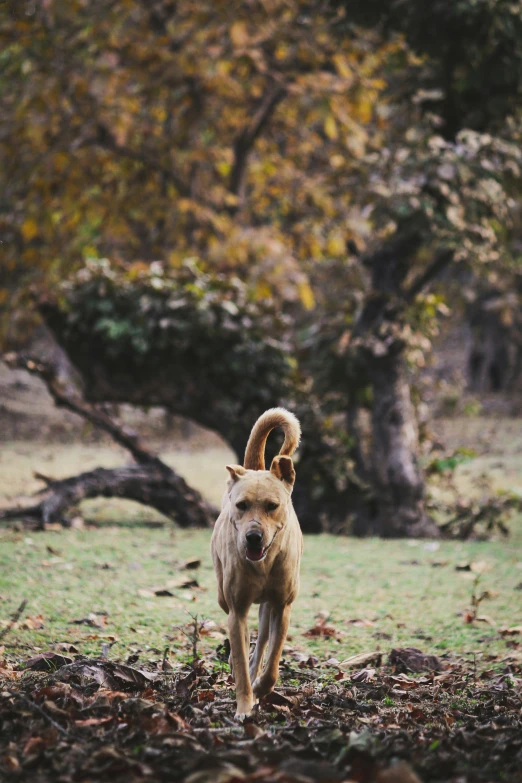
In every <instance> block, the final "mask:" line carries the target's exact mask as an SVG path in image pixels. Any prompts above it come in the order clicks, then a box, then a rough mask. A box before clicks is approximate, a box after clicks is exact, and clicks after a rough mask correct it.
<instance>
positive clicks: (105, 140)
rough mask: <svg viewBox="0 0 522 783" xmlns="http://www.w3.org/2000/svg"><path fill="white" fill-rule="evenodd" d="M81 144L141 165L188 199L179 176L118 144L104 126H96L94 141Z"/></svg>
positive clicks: (187, 192)
mask: <svg viewBox="0 0 522 783" xmlns="http://www.w3.org/2000/svg"><path fill="white" fill-rule="evenodd" d="M83 143H84V144H93V145H94V146H98V147H102V148H103V149H106V150H109V152H113V153H114V154H115V155H121V156H122V157H124V158H128V159H129V160H134V161H136V162H137V163H142V164H143V165H144V166H146V167H148V168H150V169H152V170H153V171H157V172H159V173H160V174H162V175H163V176H164V177H165V179H167V180H169V181H170V182H172V183H173V184H174V185H175V186H176V188H177V189H178V192H179V194H180V195H181V196H184V197H185V198H188V197H190V186H189V185H188V184H187V183H186V182H185V181H184V180H183V179H182V177H180V176H179V174H177V173H176V172H175V171H174V170H173V169H171V168H167V167H166V166H163V165H162V164H161V163H160V162H159V161H158V160H155V159H154V158H153V157H151V156H150V155H148V154H147V153H146V152H144V151H142V150H133V149H131V148H130V147H125V146H123V145H121V144H118V143H117V141H116V139H115V138H114V136H113V135H112V133H110V131H109V130H107V128H106V127H105V126H104V125H98V135H97V136H96V137H95V138H94V139H91V140H89V141H85V142H83Z"/></svg>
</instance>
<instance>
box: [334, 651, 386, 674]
mask: <svg viewBox="0 0 522 783" xmlns="http://www.w3.org/2000/svg"><path fill="white" fill-rule="evenodd" d="M381 663H382V652H380V650H374V651H373V652H366V653H359V654H358V655H352V656H351V657H350V658H345V659H344V661H341V663H340V664H339V665H340V667H341V668H342V669H357V668H358V667H359V666H369V665H370V664H374V665H375V666H380V665H381Z"/></svg>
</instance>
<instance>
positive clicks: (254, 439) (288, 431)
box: [245, 408, 301, 470]
mask: <svg viewBox="0 0 522 783" xmlns="http://www.w3.org/2000/svg"><path fill="white" fill-rule="evenodd" d="M276 427H281V429H282V430H283V432H284V434H285V440H284V443H283V445H282V446H281V451H280V452H279V454H280V455H282V456H285V457H291V456H292V454H293V453H294V451H295V450H296V448H297V447H298V446H299V440H300V438H301V425H300V424H299V421H298V420H297V418H296V417H295V416H294V414H293V413H290V411H287V410H286V408H270V410H267V411H265V412H264V413H263V414H262V415H261V416H260V417H259V419H258V420H257V421H256V423H255V424H254V426H253V427H252V432H251V433H250V437H249V439H248V443H247V447H246V451H245V468H247V470H264V469H265V444H266V440H267V438H268V436H269V435H270V433H271V432H272V430H273V429H275V428H276Z"/></svg>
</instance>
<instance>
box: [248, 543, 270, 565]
mask: <svg viewBox="0 0 522 783" xmlns="http://www.w3.org/2000/svg"><path fill="white" fill-rule="evenodd" d="M267 552H268V547H267V546H262V547H255V548H254V547H249V546H247V548H246V556H247V560H253V561H254V562H258V561H259V560H263V559H264V558H265V557H266V553H267Z"/></svg>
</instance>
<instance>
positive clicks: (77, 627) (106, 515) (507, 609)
mask: <svg viewBox="0 0 522 783" xmlns="http://www.w3.org/2000/svg"><path fill="white" fill-rule="evenodd" d="M517 424H518V425H519V423H517V422H515V421H514V420H509V421H508V420H504V421H496V422H487V421H486V422H485V423H484V420H483V421H482V425H481V426H480V425H477V424H476V422H475V421H473V422H472V421H471V420H470V421H467V420H465V419H464V420H461V421H458V422H456V421H447V422H444V421H442V422H438V423H437V437H438V438H439V439H441V440H443V441H444V442H445V444H446V447H447V451H448V452H451V451H452V450H453V449H455V448H457V447H461V446H463V445H468V446H469V445H470V444H471V446H472V448H473V449H474V451H475V453H476V456H475V457H474V459H472V460H470V461H468V462H463V463H462V464H460V465H459V466H458V468H457V470H456V473H455V479H456V483H457V485H458V487H459V491H461V492H462V493H465V494H467V495H470V496H471V495H473V494H474V493H475V495H476V496H477V497H479V496H480V492H481V486H482V481H483V478H482V477H483V476H484V475H487V476H488V477H489V478H490V479H491V481H492V486H493V487H494V488H497V489H507V490H512V491H521V490H522V479H521V476H522V455H521V454H520V453H519V452H520V449H519V445H518V442H517V439H516V431H517ZM84 441H85V439H84ZM176 445H177V447H176V448H173V446H172V445H170V447H169V445H168V444H165V443H163V444H161V443H158V446H159V447H161V449H162V454H163V455H164V456H165V458H166V460H167V461H168V462H169V463H170V464H172V465H173V466H174V467H176V468H177V469H178V471H179V472H181V473H182V474H183V475H184V476H185V477H186V478H187V479H188V480H189V481H190V482H191V483H193V484H194V485H195V486H197V487H198V488H199V489H200V490H201V491H202V492H204V493H205V494H206V496H207V497H208V498H209V499H210V500H212V501H214V502H215V503H219V500H220V496H221V492H222V489H223V485H224V480H225V470H224V465H225V464H226V462H227V461H228V460H229V459H230V456H231V455H230V453H228V452H227V451H226V450H225V449H224V448H223V447H222V446H220V445H219V444H215V443H212V444H211V446H210V448H205V450H204V451H202V450H200V448H199V444H198V441H197V439H196V441H195V447H194V443H193V444H192V445H190V447H181V446H180V445H179V443H178V444H176ZM125 459H126V455H125V454H124V453H123V452H121V451H120V450H119V449H117V448H114V447H112V446H111V445H108V444H106V443H104V442H101V443H87V442H83V443H78V442H76V441H75V442H72V443H70V444H67V443H63V442H62V443H53V442H48V443H46V444H43V443H42V442H41V441H39V440H38V439H36V438H35V439H33V440H31V441H27V440H25V441H12V442H8V443H6V444H4V447H3V449H2V453H1V455H0V501H1V502H8V501H11V500H12V499H13V498H14V497H15V496H17V495H18V494H20V493H26V494H27V493H29V492H30V491H33V490H35V489H38V488H39V487H41V486H42V485H41V484H40V483H39V482H38V480H36V479H33V478H31V477H32V472H33V471H34V470H36V471H41V472H42V473H45V474H48V475H52V476H58V477H60V476H64V475H67V474H69V473H72V472H75V471H77V470H78V469H82V470H86V469H88V468H90V467H95V466H97V465H106V466H111V465H116V464H119V463H121V462H123V461H124V460H125ZM433 491H434V493H435V494H436V493H437V492H438V493H439V494H443V493H444V492H445V491H446V490H445V488H444V486H439V487H435V488H434V490H433ZM78 517H79V518H78V519H77V520H76V521H75V525H77V527H74V528H73V529H69V530H50V531H46V532H43V533H41V532H27V531H25V530H23V529H16V528H15V529H13V528H4V529H3V530H1V531H0V667H3V668H0V673H3V675H4V677H3V682H2V683H1V686H0V687H3V691H2V692H1V693H0V725H1V729H0V770H3V773H4V774H7V773H10V774H12V775H14V776H18V779H28V780H29V779H30V780H42V781H51V780H60V781H64V783H65V781H69V780H71V781H72V780H87V779H88V780H98V779H104V777H105V776H110V777H112V778H113V779H115V778H118V779H119V777H118V776H121V779H122V780H133V779H141V778H142V777H145V778H147V777H148V778H149V779H155V777H156V778H158V779H161V780H185V779H188V776H189V775H191V776H192V777H190V781H191V783H199V781H203V780H209V781H210V780H222V781H229V780H230V781H232V780H234V781H235V780H239V779H246V780H257V781H264V780H267V781H268V780H280V781H281V782H282V783H283V782H285V783H287V782H288V783H290V781H292V782H293V781H302V783H307V782H308V781H330V780H331V781H342V780H348V779H350V780H360V781H370V780H380V781H385V780H389V781H392V780H395V781H396V782H397V783H398V782H399V781H402V783H407V781H414V780H415V779H416V778H415V773H414V771H413V769H415V770H416V772H417V774H419V776H420V778H421V779H422V780H426V781H428V780H440V781H443V780H444V781H446V780H455V781H456V780H459V781H466V783H472V781H474V780H483V781H491V780H513V781H514V780H521V779H522V777H520V773H519V770H520V769H521V768H522V731H521V707H522V702H521V701H520V692H521V685H522V679H521V671H522V645H520V644H519V643H520V642H521V641H522V633H521V631H522V546H521V544H522V519H520V518H514V519H513V520H511V523H510V528H511V534H510V536H509V537H508V538H503V537H501V536H499V535H497V536H496V537H494V540H492V541H484V542H479V541H471V542H459V541H441V542H438V541H437V542H435V541H422V542H418V541H391V542H390V541H379V540H376V539H370V540H354V539H350V538H336V537H332V536H327V535H323V536H316V537H311V536H310V537H307V538H306V541H305V554H304V558H303V565H302V586H301V593H300V596H299V598H298V600H297V602H296V604H295V608H294V611H293V617H292V624H291V629H290V634H289V639H288V643H287V646H286V648H285V652H284V665H283V667H282V679H281V682H280V686H279V687H278V689H277V695H276V696H275V697H273V698H272V699H268V700H266V701H265V702H264V703H263V704H262V705H261V706H260V708H259V710H258V712H257V714H256V715H255V716H254V718H253V720H252V721H251V722H250V723H248V724H247V725H246V726H245V727H238V726H237V725H236V724H234V722H233V720H232V718H233V707H234V703H233V696H234V692H233V683H232V682H231V680H230V677H229V673H228V666H227V663H226V631H225V616H224V615H223V613H222V612H221V610H220V609H219V607H218V605H217V601H216V593H215V587H214V575H213V572H212V568H211V559H210V552H209V541H210V533H209V532H208V531H187V532H182V531H179V530H176V529H175V528H174V526H173V525H172V524H171V523H169V522H166V521H165V520H164V519H163V518H161V517H160V516H159V515H156V514H154V513H153V512H151V511H150V510H149V509H144V508H141V507H139V506H136V505H133V504H130V503H126V502H120V501H111V502H107V501H92V502H89V503H85V504H83V505H82V507H81V509H80V512H79V515H78ZM194 561H196V562H194ZM477 599H481V600H480V601H479V603H478V604H477ZM23 601H26V604H25V605H24V606H23V609H22V611H21V613H20V617H18V618H17V619H16V622H14V623H13V622H12V620H10V618H12V616H13V614H14V613H16V610H17V608H18V607H19V606H20V605H21V604H22V602H23ZM2 628H3V631H2ZM194 628H196V629H197V635H196V636H197V638H195V636H194ZM252 628H253V629H255V617H254V616H252ZM2 633H3V637H2ZM411 647H414V648H418V649H420V650H421V651H422V652H423V653H424V654H429V655H433V656H436V657H433V658H419V656H418V655H417V656H415V654H414V655H413V657H411V654H409V653H404V652H402V653H401V652H397V651H401V650H404V649H405V648H411ZM194 651H195V652H196V657H195V655H194ZM392 651H395V652H392ZM44 652H52V653H53V655H52V656H51V658H50V659H49V660H48V664H46V662H45V660H43V659H42V658H41V657H38V656H39V655H41V653H44ZM359 653H368V654H369V655H368V657H367V658H361V659H355V660H354V661H350V658H353V656H355V655H357V654H359ZM60 656H61V657H60ZM64 656H65V657H64ZM408 656H409V657H408ZM35 657H36V660H34V659H35ZM31 659H32V662H31ZM69 659H70V660H69ZM28 660H29V661H30V662H29V665H28V664H27V661H28ZM122 662H127V665H128V667H129V669H128V670H126V669H124V668H123V669H120V670H118V668H117V667H118V664H121V663H122ZM46 665H48V666H49V667H50V670H49V669H47V670H46V671H40V669H42V668H45V667H46ZM24 667H25V671H24ZM129 672H130V673H129ZM135 672H137V673H135ZM143 672H149V675H146V674H143ZM152 678H153V679H152ZM58 748H59V749H60V750H59V752H58V751H57V749H58ZM209 751H212V752H211V753H210V755H209ZM394 759H404V760H405V761H407V762H408V764H409V765H412V767H413V769H412V768H410V766H408V767H405V766H403V767H401V766H399V767H393V768H392V769H391V771H390V769H389V767H390V764H391V763H392V762H393V760H394ZM283 762H284V763H283ZM227 765H228V766H227ZM314 765H315V766H314ZM263 770H265V771H264V772H263ZM386 770H388V771H386ZM1 774H2V773H1V772H0V775H1ZM392 774H394V775H395V777H386V776H387V775H388V776H389V775H392ZM277 775H279V777H277Z"/></svg>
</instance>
